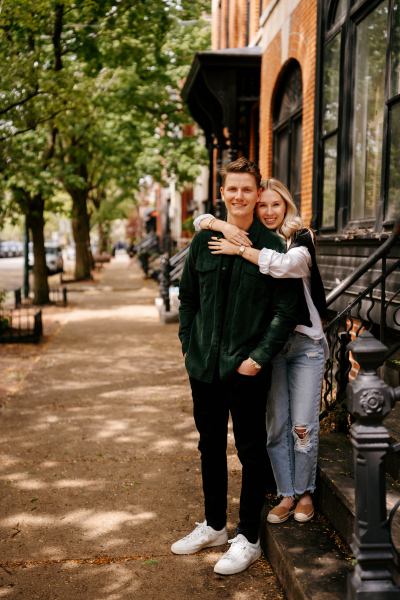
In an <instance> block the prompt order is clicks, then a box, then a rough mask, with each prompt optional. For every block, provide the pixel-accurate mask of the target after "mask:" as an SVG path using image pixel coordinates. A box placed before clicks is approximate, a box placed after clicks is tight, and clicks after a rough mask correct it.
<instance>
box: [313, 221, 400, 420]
mask: <svg viewBox="0 0 400 600" xmlns="http://www.w3.org/2000/svg"><path fill="white" fill-rule="evenodd" d="M399 234H400V222H399V219H398V220H397V222H396V224H395V227H394V229H393V231H392V233H391V235H390V236H389V238H388V239H387V240H386V242H384V243H383V244H382V245H381V246H380V247H379V248H378V249H377V250H376V251H375V252H374V253H373V254H372V255H371V256H370V257H369V258H368V259H367V260H366V261H365V262H364V263H363V264H362V265H360V267H359V268H358V269H356V270H355V271H354V272H353V273H352V274H351V275H350V276H349V277H347V278H346V279H345V280H344V281H342V282H341V283H340V284H339V285H338V286H337V287H336V288H335V289H334V290H333V291H332V292H331V293H330V294H329V295H328V296H327V304H328V306H331V305H332V304H333V302H334V301H335V300H337V299H338V298H339V297H340V296H341V295H342V294H344V293H345V292H347V293H349V294H351V295H355V298H354V299H353V300H351V301H350V302H349V304H348V306H347V307H346V308H345V309H343V310H341V311H339V312H338V314H337V315H336V316H335V318H334V319H332V321H330V323H329V324H328V325H327V326H326V327H325V329H324V331H325V334H326V338H327V341H328V345H329V349H330V354H329V358H328V360H327V361H326V363H325V372H324V383H323V388H322V395H321V412H320V420H323V419H324V418H326V417H327V416H328V415H329V414H331V413H332V411H334V410H335V411H336V413H337V418H336V429H337V430H338V431H347V429H348V426H349V419H348V415H347V410H346V409H345V408H346V407H345V404H344V403H345V399H346V388H347V384H348V382H349V375H350V372H351V369H352V362H351V357H350V353H349V350H348V348H347V345H348V343H349V342H350V341H351V339H354V338H357V337H359V335H360V333H361V332H362V331H364V330H368V331H371V332H372V330H374V331H376V332H377V333H378V335H379V338H380V340H381V342H383V341H384V340H385V339H386V337H387V336H388V335H390V337H391V339H392V340H394V344H393V345H392V347H391V348H390V349H388V350H387V352H386V354H385V356H384V357H383V359H382V362H381V364H380V365H376V366H377V367H378V366H381V365H382V364H384V363H385V361H386V360H388V359H389V358H390V357H391V356H393V355H394V354H395V352H396V351H397V350H398V349H399V348H400V330H399V329H398V328H400V318H399V317H400V315H399V311H400V289H398V290H397V291H395V292H392V293H388V292H387V288H386V281H387V278H388V277H389V276H390V275H391V274H392V273H394V272H395V271H396V270H398V269H399V268H400V259H399V260H396V259H392V260H393V261H394V262H393V264H391V266H390V267H387V260H388V258H389V253H390V251H391V249H392V248H393V247H394V246H395V244H396V243H397V242H398V240H399ZM379 261H381V274H380V275H379V277H377V278H376V279H375V280H374V281H373V282H372V283H370V284H369V285H368V286H367V287H366V288H365V289H364V290H362V291H361V292H359V293H358V294H357V293H356V292H352V290H350V288H351V286H353V285H354V284H355V283H357V282H358V281H359V280H360V278H361V277H362V276H363V275H364V274H365V273H367V271H370V270H371V269H372V267H374V266H375V265H376V264H377V263H378V262H379ZM378 310H379V312H378ZM373 317H374V318H373ZM378 317H379V318H378ZM388 322H390V326H389V325H388ZM341 407H342V408H343V410H340V408H341Z"/></svg>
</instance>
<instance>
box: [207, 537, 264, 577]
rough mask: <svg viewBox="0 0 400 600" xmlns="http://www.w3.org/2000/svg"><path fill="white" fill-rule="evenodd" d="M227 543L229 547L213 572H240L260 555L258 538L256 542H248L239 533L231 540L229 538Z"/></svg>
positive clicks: (226, 573)
mask: <svg viewBox="0 0 400 600" xmlns="http://www.w3.org/2000/svg"><path fill="white" fill-rule="evenodd" d="M229 543H230V544H231V547H230V548H229V550H228V552H226V553H225V554H224V555H223V557H222V558H221V559H220V560H219V561H218V562H217V564H216V565H215V567H214V571H215V573H220V574H221V575H233V574H234V573H241V572H242V571H244V570H245V569H247V567H249V566H250V565H252V564H253V562H256V560H257V559H258V558H260V556H261V545H260V540H257V543H256V544H250V542H249V541H248V540H247V539H246V538H245V536H244V535H242V534H241V533H239V535H237V536H236V537H235V538H234V539H233V540H229Z"/></svg>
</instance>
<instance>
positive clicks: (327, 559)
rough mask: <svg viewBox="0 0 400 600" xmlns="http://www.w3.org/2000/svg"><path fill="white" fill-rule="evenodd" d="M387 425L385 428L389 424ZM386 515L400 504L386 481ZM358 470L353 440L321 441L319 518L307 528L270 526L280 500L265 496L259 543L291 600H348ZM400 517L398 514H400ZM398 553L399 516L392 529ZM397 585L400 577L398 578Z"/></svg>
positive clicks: (331, 437) (396, 487) (398, 493)
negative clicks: (355, 487)
mask: <svg viewBox="0 0 400 600" xmlns="http://www.w3.org/2000/svg"><path fill="white" fill-rule="evenodd" d="M385 424H386V423H385ZM386 491H387V508H388V515H389V512H390V510H391V509H392V507H393V506H394V505H395V504H396V502H397V500H399V499H400V484H399V483H398V482H397V481H395V480H394V479H393V478H392V477H391V476H390V475H387V477H386ZM354 497H355V493H354V465H353V449H352V446H351V442H350V439H349V438H348V437H347V436H345V435H344V434H327V435H321V437H320V449H319V460H318V476H317V490H316V494H315V503H316V508H317V511H316V516H315V517H314V519H313V520H312V521H310V522H309V523H304V524H301V523H297V522H296V521H294V519H293V517H291V518H290V519H289V520H288V521H287V522H286V523H283V524H280V525H272V524H270V523H268V522H267V520H266V519H267V514H268V512H269V510H270V509H271V508H272V507H273V506H275V505H276V499H275V498H274V497H273V496H272V495H270V496H268V497H267V499H266V502H265V506H264V510H263V514H262V527H261V533H262V538H261V543H262V545H263V548H264V550H265V552H266V554H267V556H268V559H269V560H270V562H271V565H272V567H273V569H274V571H275V573H276V574H277V576H278V578H279V580H280V583H281V585H282V586H283V589H284V591H285V593H286V595H287V597H288V600H345V597H346V581H347V573H349V572H350V571H351V570H352V568H353V566H352V562H353V559H352V554H351V551H350V549H349V546H350V543H351V539H352V534H353V531H354V514H355V505H354ZM399 513H400V511H399ZM392 535H393V542H394V544H395V546H396V547H397V548H399V549H400V514H399V515H398V516H396V517H395V519H394V521H393V528H392ZM395 579H396V583H397V584H398V585H400V577H399V576H398V573H395Z"/></svg>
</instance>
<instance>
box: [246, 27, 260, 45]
mask: <svg viewBox="0 0 400 600" xmlns="http://www.w3.org/2000/svg"><path fill="white" fill-rule="evenodd" d="M262 33H263V30H262V29H259V30H258V31H257V33H256V35H255V36H254V37H253V39H252V40H251V42H250V44H249V46H248V47H249V48H254V46H257V45H258V42H259V41H260V40H261V38H262Z"/></svg>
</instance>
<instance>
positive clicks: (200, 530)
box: [183, 521, 207, 540]
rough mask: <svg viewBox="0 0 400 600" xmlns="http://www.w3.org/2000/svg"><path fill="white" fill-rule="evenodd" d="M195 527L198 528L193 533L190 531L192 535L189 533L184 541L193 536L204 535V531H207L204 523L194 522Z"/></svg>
mask: <svg viewBox="0 0 400 600" xmlns="http://www.w3.org/2000/svg"><path fill="white" fill-rule="evenodd" d="M195 525H198V527H196V529H195V530H194V531H192V533H189V535H187V536H185V537H184V538H183V539H184V540H191V539H192V538H193V537H194V536H195V535H197V534H199V533H206V531H207V525H206V523H198V522H197V521H196V522H195Z"/></svg>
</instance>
